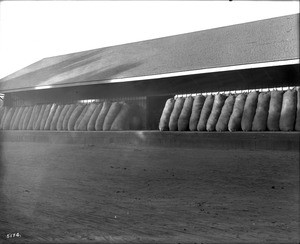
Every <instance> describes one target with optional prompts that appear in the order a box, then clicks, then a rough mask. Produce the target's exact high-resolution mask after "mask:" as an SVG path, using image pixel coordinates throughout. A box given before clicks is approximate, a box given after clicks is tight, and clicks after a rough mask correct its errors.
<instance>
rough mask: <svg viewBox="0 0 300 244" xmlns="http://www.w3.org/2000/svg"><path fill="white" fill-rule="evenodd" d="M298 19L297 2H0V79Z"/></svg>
mask: <svg viewBox="0 0 300 244" xmlns="http://www.w3.org/2000/svg"><path fill="white" fill-rule="evenodd" d="M295 13H299V1H174V2H173V1H139V2H138V1H128V2H126V1H2V2H0V78H2V77H5V76H7V75H9V74H11V73H13V72H15V71H17V70H19V69H21V68H24V67H26V66H28V65H30V64H32V63H34V62H36V61H38V60H40V59H42V58H45V57H50V56H56V55H61V54H66V53H72V52H79V51H84V50H89V49H95V48H101V47H107V46H113V45H118V44H123V43H130V42H136V41H141V40H148V39H153V38H159V37H163V36H170V35H176V34H182V33H188V32H193V31H200V30H205V29H211V28H216V27H221V26H227V25H233V24H238V23H245V22H251V21H255V20H260V19H268V18H273V17H277V16H284V15H289V14H295Z"/></svg>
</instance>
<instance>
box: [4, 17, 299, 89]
mask: <svg viewBox="0 0 300 244" xmlns="http://www.w3.org/2000/svg"><path fill="white" fill-rule="evenodd" d="M298 23H299V14H297V15H289V16H284V17H278V18H273V19H268V20H261V21H255V22H251V23H245V24H239V25H233V26H228V27H222V28H216V29H211V30H204V31H199V32H193V33H188V34H181V35H176V36H170V37H164V38H159V39H153V40H148V41H142V42H136V43H130V44H124V45H118V46H112V47H106V48H100V49H95V50H89V51H84V52H78V53H72V54H66V55H61V56H56V57H49V58H45V59H42V60H40V61H38V62H36V63H34V64H32V65H29V66H28V67H26V68H24V69H21V70H19V71H17V72H15V73H13V74H11V75H9V76H7V77H5V78H3V79H1V80H0V91H1V92H4V93H5V92H9V91H14V90H30V89H36V88H39V87H43V86H51V87H60V86H70V85H74V86H75V85H88V84H91V83H107V82H111V80H113V79H124V78H129V80H130V78H134V77H141V79H143V77H144V76H149V75H161V74H167V73H174V72H175V73H176V72H183V71H193V70H203V69H208V68H218V67H227V66H233V65H243V64H253V63H264V62H273V61H282V60H293V59H299V45H298V44H299V27H298Z"/></svg>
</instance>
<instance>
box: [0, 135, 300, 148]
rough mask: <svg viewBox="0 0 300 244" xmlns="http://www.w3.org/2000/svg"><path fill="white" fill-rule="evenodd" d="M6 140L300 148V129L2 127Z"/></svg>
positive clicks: (123, 144) (94, 143)
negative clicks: (170, 129)
mask: <svg viewBox="0 0 300 244" xmlns="http://www.w3.org/2000/svg"><path fill="white" fill-rule="evenodd" d="M0 141H2V142H36V143H44V142H45V143H49V144H82V145H91V146H95V145H97V146H101V147H105V148H110V147H140V146H144V147H148V146H150V147H162V148H203V149H221V150H226V149H228V150H233V149H237V150H238V149H245V150H253V151H255V150H274V151H275V150H279V151H299V145H300V132H295V131H294V132H187V131H186V132H176V131H172V132H170V131H164V132H160V131H109V132H107V131H1V132H0Z"/></svg>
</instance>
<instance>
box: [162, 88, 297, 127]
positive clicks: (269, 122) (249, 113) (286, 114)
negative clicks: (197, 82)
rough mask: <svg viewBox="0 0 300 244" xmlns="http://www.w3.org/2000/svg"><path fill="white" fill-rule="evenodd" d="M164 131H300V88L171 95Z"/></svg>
mask: <svg viewBox="0 0 300 244" xmlns="http://www.w3.org/2000/svg"><path fill="white" fill-rule="evenodd" d="M159 130H160V131H168V130H169V131H177V130H178V131H188V130H189V131H196V130H197V131H267V130H268V131H294V130H296V131H300V88H299V87H296V88H294V89H289V90H287V91H285V92H284V91H277V90H273V91H269V92H258V91H254V92H250V93H248V94H246V93H240V94H229V95H225V94H217V95H208V96H203V95H197V96H196V97H192V96H190V97H187V98H183V97H178V98H177V99H174V98H170V99H168V100H167V101H166V103H165V107H164V109H163V111H162V115H161V118H160V121H159Z"/></svg>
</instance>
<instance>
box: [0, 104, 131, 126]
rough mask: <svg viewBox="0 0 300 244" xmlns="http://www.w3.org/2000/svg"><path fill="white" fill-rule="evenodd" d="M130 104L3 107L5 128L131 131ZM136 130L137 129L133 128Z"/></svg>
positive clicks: (2, 114)
mask: <svg viewBox="0 0 300 244" xmlns="http://www.w3.org/2000/svg"><path fill="white" fill-rule="evenodd" d="M130 111H131V107H130V105H129V104H127V103H125V102H110V101H105V102H103V103H90V104H66V105H59V104H55V103H53V104H43V105H34V106H22V107H2V108H1V109H0V119H1V124H0V129H3V130H58V131H61V130H68V131H73V130H76V131H95V130H96V131H100V130H105V131H107V130H128V129H132V128H129V127H130V123H129V119H130V116H129V115H130ZM133 129H134V128H133Z"/></svg>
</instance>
